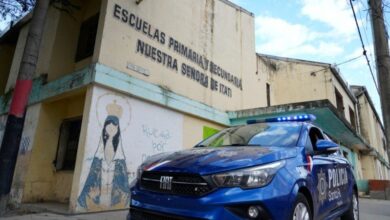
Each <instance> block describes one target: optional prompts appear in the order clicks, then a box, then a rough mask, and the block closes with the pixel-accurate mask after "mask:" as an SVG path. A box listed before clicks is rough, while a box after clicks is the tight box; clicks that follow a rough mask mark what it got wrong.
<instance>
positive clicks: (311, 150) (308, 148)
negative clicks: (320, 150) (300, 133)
mask: <svg viewBox="0 0 390 220" xmlns="http://www.w3.org/2000/svg"><path fill="white" fill-rule="evenodd" d="M305 151H306V154H313V153H314V148H313V144H312V143H311V140H310V137H307V138H306V143H305Z"/></svg>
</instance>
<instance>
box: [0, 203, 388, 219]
mask: <svg viewBox="0 0 390 220" xmlns="http://www.w3.org/2000/svg"><path fill="white" fill-rule="evenodd" d="M126 215H127V211H115V212H103V213H92V214H84V215H72V216H64V215H58V214H52V213H38V214H28V215H14V216H10V217H4V218H0V219H2V220H114V219H115V220H116V219H118V220H120V219H126ZM360 220H390V201H384V200H373V199H360Z"/></svg>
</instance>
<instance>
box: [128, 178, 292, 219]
mask: <svg viewBox="0 0 390 220" xmlns="http://www.w3.org/2000/svg"><path fill="white" fill-rule="evenodd" d="M285 177H286V176H284V177H283V175H276V176H275V178H274V180H273V181H272V182H271V183H270V184H269V185H267V186H265V187H262V188H256V189H247V190H244V189H241V188H238V187H236V188H219V189H217V190H215V191H213V192H211V193H209V194H207V195H204V196H202V197H193V196H178V195H169V194H164V193H157V192H150V191H146V190H142V189H140V187H139V185H138V184H137V185H135V186H134V187H133V188H132V189H131V210H134V211H133V213H132V214H131V215H129V219H131V220H139V219H164V220H166V219H224V220H237V219H249V217H248V216H247V210H248V207H249V206H257V207H259V208H260V211H261V212H260V214H261V215H262V218H259V219H262V220H263V219H287V218H288V216H289V214H290V212H291V208H292V204H293V203H294V201H295V197H296V195H295V196H294V195H292V194H293V185H294V184H291V183H290V182H289V181H286V179H285Z"/></svg>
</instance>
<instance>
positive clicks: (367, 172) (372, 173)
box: [361, 155, 379, 180]
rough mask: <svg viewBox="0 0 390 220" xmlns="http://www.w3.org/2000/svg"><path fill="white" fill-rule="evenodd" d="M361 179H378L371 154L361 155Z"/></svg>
mask: <svg viewBox="0 0 390 220" xmlns="http://www.w3.org/2000/svg"><path fill="white" fill-rule="evenodd" d="M361 166H362V171H363V179H367V180H369V179H379V178H378V177H377V175H376V165H375V159H374V157H373V156H368V155H366V156H362V163H361Z"/></svg>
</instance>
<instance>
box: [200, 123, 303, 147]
mask: <svg viewBox="0 0 390 220" xmlns="http://www.w3.org/2000/svg"><path fill="white" fill-rule="evenodd" d="M301 127H302V124H301V123H295V122H288V123H287V122H286V123H285V122H278V123H258V124H252V125H245V126H238V127H232V128H227V129H225V130H222V131H220V132H219V133H217V134H215V135H213V136H211V137H210V138H207V139H206V140H204V141H202V142H201V143H199V144H198V145H197V146H196V147H224V146H252V145H253V146H295V145H296V144H297V142H298V138H299V134H300V131H301Z"/></svg>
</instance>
